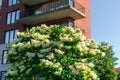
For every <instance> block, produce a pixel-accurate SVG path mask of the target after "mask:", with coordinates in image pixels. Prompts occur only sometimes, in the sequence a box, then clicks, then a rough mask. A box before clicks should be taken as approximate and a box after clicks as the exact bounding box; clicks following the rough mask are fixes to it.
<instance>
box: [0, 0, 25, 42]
mask: <svg viewBox="0 0 120 80" xmlns="http://www.w3.org/2000/svg"><path fill="white" fill-rule="evenodd" d="M7 1H8V0H2V9H0V16H1V18H0V44H3V43H4V36H5V31H8V30H11V29H16V28H18V29H19V30H20V31H23V28H24V27H23V25H22V24H20V23H13V24H10V25H7V24H6V15H7V13H8V12H11V11H14V10H17V9H20V10H21V11H22V12H24V10H25V6H24V5H23V4H16V5H13V6H10V7H8V5H7Z"/></svg>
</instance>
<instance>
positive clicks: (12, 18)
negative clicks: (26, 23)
mask: <svg viewBox="0 0 120 80" xmlns="http://www.w3.org/2000/svg"><path fill="white" fill-rule="evenodd" d="M19 18H20V10H16V11H13V12H9V13H7V24H12V23H15V22H16V20H18V19H19Z"/></svg>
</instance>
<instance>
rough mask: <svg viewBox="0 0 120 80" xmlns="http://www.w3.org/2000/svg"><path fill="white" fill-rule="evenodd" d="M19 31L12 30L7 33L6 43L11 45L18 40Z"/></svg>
mask: <svg viewBox="0 0 120 80" xmlns="http://www.w3.org/2000/svg"><path fill="white" fill-rule="evenodd" d="M17 32H18V29H14V30H10V31H6V32H5V43H10V42H12V41H15V40H17Z"/></svg>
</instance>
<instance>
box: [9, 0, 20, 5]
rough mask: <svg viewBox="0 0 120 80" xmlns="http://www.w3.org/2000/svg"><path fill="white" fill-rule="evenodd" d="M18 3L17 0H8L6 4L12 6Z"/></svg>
mask: <svg viewBox="0 0 120 80" xmlns="http://www.w3.org/2000/svg"><path fill="white" fill-rule="evenodd" d="M17 3H19V0H8V6H12V5H15V4H17Z"/></svg>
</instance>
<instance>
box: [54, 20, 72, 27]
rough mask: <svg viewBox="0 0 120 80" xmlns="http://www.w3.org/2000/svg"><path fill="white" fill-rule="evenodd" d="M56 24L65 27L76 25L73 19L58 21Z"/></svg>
mask: <svg viewBox="0 0 120 80" xmlns="http://www.w3.org/2000/svg"><path fill="white" fill-rule="evenodd" d="M56 25H60V26H64V27H74V23H73V21H70V20H68V21H64V22H59V23H56Z"/></svg>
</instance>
